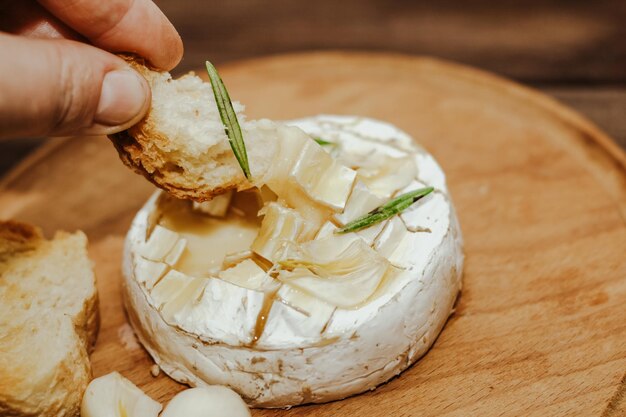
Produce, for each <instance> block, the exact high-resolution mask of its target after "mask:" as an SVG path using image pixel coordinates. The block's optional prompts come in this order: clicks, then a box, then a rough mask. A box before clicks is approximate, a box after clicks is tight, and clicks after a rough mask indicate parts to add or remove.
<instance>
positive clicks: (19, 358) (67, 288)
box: [0, 221, 99, 417]
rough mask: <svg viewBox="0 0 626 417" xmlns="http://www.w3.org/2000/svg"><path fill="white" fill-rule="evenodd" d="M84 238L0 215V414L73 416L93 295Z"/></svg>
mask: <svg viewBox="0 0 626 417" xmlns="http://www.w3.org/2000/svg"><path fill="white" fill-rule="evenodd" d="M86 245H87V238H86V237H85V235H84V234H83V233H81V232H77V233H74V234H69V233H63V232H59V233H57V234H56V236H55V237H54V239H53V240H45V239H44V238H43V236H42V234H41V231H40V230H39V229H37V228H35V227H32V226H30V225H27V224H23V223H17V222H12V221H8V222H2V221H0V415H2V416H42V417H52V416H54V417H66V416H67V417H69V416H72V417H75V416H78V415H79V411H80V402H81V398H82V395H83V391H84V390H85V388H86V387H87V384H88V383H89V380H90V378H91V366H90V363H89V357H88V353H89V351H90V350H91V348H92V347H93V344H94V343H95V340H96V336H97V331H98V324H99V319H98V296H97V291H96V286H95V276H94V273H93V270H92V265H91V262H90V261H89V259H88V258H87V249H86Z"/></svg>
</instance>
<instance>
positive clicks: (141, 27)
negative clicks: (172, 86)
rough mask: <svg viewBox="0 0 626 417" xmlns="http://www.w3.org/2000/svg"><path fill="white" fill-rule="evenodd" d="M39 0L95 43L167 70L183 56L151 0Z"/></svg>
mask: <svg viewBox="0 0 626 417" xmlns="http://www.w3.org/2000/svg"><path fill="white" fill-rule="evenodd" d="M39 3H40V4H41V5H42V6H43V7H45V8H46V9H47V10H48V11H49V12H50V13H52V14H53V15H54V16H56V17H57V18H59V19H60V20H61V21H63V22H64V23H65V24H66V25H68V26H69V27H71V28H72V29H74V30H75V31H76V32H78V33H80V34H81V35H83V36H84V37H85V38H87V39H89V41H90V42H91V43H92V44H94V45H95V46H97V47H99V48H102V49H106V50H108V51H111V52H132V53H136V54H138V55H140V56H142V57H144V58H146V59H147V60H148V61H149V62H150V63H151V64H152V65H154V66H155V67H157V68H161V69H166V70H170V69H172V68H173V67H175V66H176V64H178V62H179V61H180V59H181V58H182V55H183V44H182V41H181V39H180V36H179V35H178V32H176V29H174V26H173V25H172V24H171V23H170V21H169V20H168V19H167V17H165V15H164V14H163V12H161V10H160V9H159V8H158V7H157V6H156V5H155V4H154V3H153V2H152V1H151V0H108V1H101V0H39Z"/></svg>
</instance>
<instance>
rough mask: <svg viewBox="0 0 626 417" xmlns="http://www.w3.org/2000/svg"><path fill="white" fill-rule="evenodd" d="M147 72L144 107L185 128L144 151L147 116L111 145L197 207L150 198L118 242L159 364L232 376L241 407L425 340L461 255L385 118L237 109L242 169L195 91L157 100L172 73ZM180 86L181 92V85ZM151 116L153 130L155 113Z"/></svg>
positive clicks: (131, 305)
mask: <svg viewBox="0 0 626 417" xmlns="http://www.w3.org/2000/svg"><path fill="white" fill-rule="evenodd" d="M188 77H193V76H188ZM147 78H148V79H149V81H150V82H151V84H152V88H153V107H155V108H157V109H158V108H161V109H163V108H165V107H167V109H168V111H169V112H170V113H169V117H170V118H171V120H170V122H169V123H170V124H172V123H174V122H175V121H176V120H177V118H179V120H185V122H181V126H182V127H179V128H178V129H176V128H175V127H172V126H169V127H168V126H165V127H162V129H161V131H160V133H159V139H158V141H157V142H158V144H156V145H154V146H152V145H151V144H150V142H149V140H148V136H149V128H148V127H146V126H144V127H143V128H142V127H138V128H137V129H139V130H135V131H134V133H133V132H132V131H131V132H126V133H125V134H124V135H122V136H120V137H117V138H113V140H114V142H116V146H117V147H118V149H119V150H120V153H121V155H122V158H123V160H124V161H125V162H126V163H127V164H129V165H132V166H133V167H134V168H135V169H136V170H138V171H140V172H142V173H143V174H144V175H146V176H148V177H149V178H150V179H151V180H152V181H153V182H155V183H157V184H158V185H159V186H161V187H163V188H165V189H166V190H167V191H169V192H170V193H171V194H174V195H175V196H177V197H184V198H191V199H194V200H196V201H193V202H192V201H190V200H182V199H178V198H176V197H174V196H172V195H171V194H167V193H164V192H161V191H160V192H157V193H156V194H155V195H153V196H152V197H151V198H150V199H149V200H148V202H147V203H146V204H145V205H144V207H143V208H142V209H141V210H140V211H139V212H138V214H137V215H136V217H135V219H134V221H133V223H132V226H131V228H130V230H129V232H128V235H127V240H126V247H125V257H124V267H123V270H124V277H125V281H124V296H125V304H126V308H127V310H128V316H129V319H130V322H131V324H132V326H133V328H134V329H135V331H136V333H137V335H138V337H139V340H140V341H141V343H142V344H143V345H144V346H145V347H146V349H147V350H148V352H149V353H150V354H151V355H152V357H153V358H154V360H155V361H156V363H157V364H158V365H159V366H160V367H161V369H162V370H163V371H164V372H165V373H167V374H168V375H169V376H171V377H172V378H174V379H175V380H177V381H180V382H182V383H186V384H189V385H192V386H207V385H216V384H220V385H226V386H229V387H231V388H232V389H234V390H235V391H237V392H238V393H239V394H240V395H241V396H242V397H243V398H244V400H245V401H246V402H247V403H248V404H250V405H251V406H255V407H287V406H293V405H297V404H304V403H310V402H326V401H331V400H336V399H341V398H345V397H347V396H350V395H353V394H357V393H360V392H363V391H366V390H370V389H374V388H375V387H376V386H377V385H379V384H381V383H383V382H385V381H387V380H389V379H390V378H392V377H393V376H395V375H397V374H399V373H400V372H401V371H403V370H404V369H406V368H407V367H408V366H410V365H411V364H412V363H413V362H415V361H416V360H417V359H418V358H419V357H421V356H422V355H423V354H424V353H425V352H426V351H427V350H428V348H429V347H430V346H431V345H432V344H433V343H434V341H435V339H436V337H437V335H438V334H439V332H440V331H441V329H442V327H443V326H444V324H445V322H446V320H447V318H448V316H449V315H450V314H451V311H452V309H453V305H454V302H455V299H456V297H457V295H458V293H459V291H460V288H461V271H462V266H463V253H462V239H461V232H460V229H459V224H458V221H457V217H456V215H455V211H454V207H453V205H452V202H451V199H450V195H449V193H448V189H447V187H446V182H445V176H444V173H443V171H442V170H441V168H440V167H439V165H438V164H437V162H435V160H434V159H433V157H432V156H431V155H430V154H428V153H427V152H426V151H425V150H423V149H422V148H420V147H419V146H417V145H416V144H415V142H414V141H413V139H412V138H411V137H410V136H408V135H407V134H406V133H404V132H403V131H401V130H399V129H398V128H396V127H394V126H392V125H390V124H387V123H384V122H381V121H377V120H373V119H368V118H362V117H352V116H317V117H311V118H306V119H301V120H293V121H288V122H282V123H278V122H273V121H269V120H260V121H245V119H244V118H243V114H242V111H243V107H242V106H240V105H238V104H235V106H234V107H235V109H237V110H238V112H237V118H238V119H239V123H240V125H241V131H242V133H243V138H244V141H245V146H246V148H247V150H248V153H247V158H248V159H247V162H248V164H249V172H248V173H246V172H245V171H244V172H242V169H241V168H240V165H239V164H238V163H241V160H240V159H241V158H239V156H238V158H237V160H235V158H233V156H232V153H231V151H230V150H229V149H228V142H227V141H228V138H227V137H226V135H225V134H224V132H223V125H219V123H217V122H216V118H217V117H219V113H218V109H217V105H216V102H215V100H213V101H211V97H210V96H209V95H208V94H206V91H205V92H204V93H202V94H199V96H201V98H202V100H204V101H206V103H204V102H203V103H204V104H196V105H192V104H193V103H194V102H193V100H195V99H196V98H197V97H196V98H189V100H190V103H188V104H187V105H186V106H184V105H180V104H179V105H178V106H169V107H168V106H167V104H164V103H165V102H166V101H167V100H172V98H171V95H172V94H173V93H172V92H171V89H172V88H173V87H172V86H171V85H168V86H163V85H162V84H163V83H166V84H167V83H170V84H173V83H176V82H180V81H174V80H171V79H169V78H167V76H162V75H158V76H155V75H154V74H153V75H151V76H150V77H147ZM184 82H185V83H187V84H193V85H194V86H195V87H194V88H195V89H191V88H190V89H189V91H191V90H194V91H199V90H198V88H200V87H198V86H199V85H200V84H204V85H206V84H205V83H202V82H201V81H200V80H196V79H187V80H185V81H184ZM196 84H197V85H196ZM181 88H182V87H179V88H178V90H179V91H177V92H176V94H178V96H177V97H179V99H180V100H182V98H180V96H181V95H184V94H187V95H188V96H189V94H190V93H189V92H188V91H187V92H185V91H183V92H181V91H180V90H181ZM202 88H205V87H204V86H203V87H202ZM168 89H169V90H168ZM189 97H191V96H189ZM203 106H204V107H203ZM156 113H158V110H157V111H156ZM196 113H197V114H196ZM198 114H199V115H200V116H198V117H197V120H195V118H196V116H197V115H198ZM150 117H152V119H149V120H147V121H146V123H147V124H150V125H151V126H152V127H150V129H153V130H154V129H155V126H157V125H158V120H159V119H160V117H161V116H159V115H158V114H155V113H152V116H150ZM190 120H191V121H190ZM217 120H218V121H219V119H217ZM187 123H193V124H194V126H193V127H189V126H187V125H186V124H187ZM203 123H204V124H203ZM210 123H214V124H215V123H217V125H218V126H221V127H220V128H215V129H214V128H213V127H212V126H209V124H210ZM220 129H221V130H220ZM142 135H143V136H142ZM177 135H178V136H177ZM194 135H200V136H201V137H200V138H199V139H198V137H197V136H194ZM203 135H213V136H212V137H210V138H207V137H205V136H203ZM220 135H221V136H220ZM218 136H219V137H218ZM185 140H186V141H187V142H193V143H191V144H186V142H185ZM168 141H169V142H168ZM231 146H233V145H231ZM191 148H193V150H192V149H191ZM144 150H145V154H142V152H143V151H144ZM146 155H147V156H146ZM185 155H193V158H194V160H193V161H192V160H191V159H190V158H191V157H190V156H185ZM203 158H208V159H210V161H211V162H210V163H208V162H207V164H206V166H205V168H204V171H203V169H202V163H201V161H202V160H203ZM194 181H195V182H194ZM194 183H197V184H198V187H197V188H193V187H192V185H193V184H194ZM407 196H408V197H407ZM407 198H409V200H410V201H408V200H407ZM407 201H408V203H407ZM405 203H406V204H405ZM401 204H404V205H402V207H401V208H399V207H400V205H401ZM374 218H376V219H375V221H374V220H373V219H374ZM355 219H356V220H357V221H356V222H355ZM359 219H361V220H360V222H359ZM363 219H364V220H363Z"/></svg>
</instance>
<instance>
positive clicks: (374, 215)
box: [335, 187, 434, 234]
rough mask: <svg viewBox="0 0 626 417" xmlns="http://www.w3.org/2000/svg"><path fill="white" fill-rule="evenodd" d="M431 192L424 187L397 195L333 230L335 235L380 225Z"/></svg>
mask: <svg viewBox="0 0 626 417" xmlns="http://www.w3.org/2000/svg"><path fill="white" fill-rule="evenodd" d="M433 190H434V188H433V187H426V188H420V189H418V190H413V191H409V192H408V193H405V194H402V195H399V196H398V197H396V198H394V199H393V200H391V201H389V202H387V203H385V204H383V205H382V206H380V207H377V208H375V209H374V210H372V211H370V212H369V213H367V214H365V215H363V216H361V217H359V218H357V219H355V220H353V221H351V222H349V223H348V224H346V225H345V226H344V227H342V228H340V229H337V230H335V233H340V234H341V233H349V232H356V231H359V230H361V229H365V228H367V227H370V226H373V225H375V224H376V223H380V222H382V221H383V220H387V219H388V218H390V217H392V216H394V215H396V214H398V213H400V212H402V211H404V210H406V209H407V208H409V207H410V206H411V205H412V204H413V203H415V202H416V201H417V200H419V199H420V198H422V197H425V196H427V195H428V194H430V193H431V192H433Z"/></svg>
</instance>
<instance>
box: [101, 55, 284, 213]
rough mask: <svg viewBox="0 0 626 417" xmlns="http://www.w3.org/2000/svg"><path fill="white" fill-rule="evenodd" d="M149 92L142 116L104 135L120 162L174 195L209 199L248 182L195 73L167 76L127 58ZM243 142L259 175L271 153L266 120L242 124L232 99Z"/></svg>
mask: <svg viewBox="0 0 626 417" xmlns="http://www.w3.org/2000/svg"><path fill="white" fill-rule="evenodd" d="M127 60H128V61H129V63H130V64H131V66H132V67H133V68H135V69H136V70H137V71H138V72H139V73H140V74H141V75H143V76H144V77H145V79H146V80H147V81H148V84H149V85H150V88H151V91H152V104H151V107H150V110H149V112H148V114H147V116H146V117H145V118H144V119H143V120H141V121H140V122H139V123H138V124H136V125H134V126H132V127H131V128H129V129H128V130H126V131H124V132H121V133H118V134H114V135H111V136H109V138H110V139H111V141H112V142H113V144H114V145H115V147H116V148H117V150H118V152H119V154H120V158H121V159H122V161H123V162H124V163H125V164H126V165H127V166H129V167H131V168H132V169H134V170H135V171H136V172H138V173H140V174H142V175H144V176H145V177H146V178H148V179H149V180H150V181H152V182H153V183H154V184H156V185H157V186H159V187H161V188H163V189H164V190H166V191H167V192H169V193H170V194H172V195H174V196H176V197H178V198H186V199H192V200H196V201H206V200H210V199H211V198H212V197H213V196H215V195H218V194H221V193H223V192H225V191H227V190H230V189H239V190H242V189H247V188H250V187H252V183H251V182H250V181H248V180H247V179H246V178H245V176H244V175H243V172H242V169H241V167H240V166H239V164H238V163H237V160H236V158H235V156H234V154H233V152H232V150H231V148H230V144H229V142H228V137H227V135H226V132H225V130H224V125H223V123H222V120H221V118H220V115H219V111H218V108H217V104H216V103H215V97H214V95H213V90H212V88H211V84H210V83H208V82H204V81H203V80H202V79H201V78H200V77H198V76H196V75H195V74H194V73H189V74H187V75H184V76H183V77H181V78H179V79H176V80H174V79H172V77H171V75H170V74H169V73H167V72H158V71H153V70H151V69H149V68H148V67H146V66H145V65H144V63H143V62H142V61H140V60H137V59H129V58H127ZM233 107H234V109H235V112H236V113H237V118H238V120H239V123H240V125H241V128H242V133H243V136H244V140H245V143H246V148H247V152H248V158H249V160H250V168H251V170H252V175H253V177H255V174H256V175H261V174H262V173H263V172H265V170H266V169H267V167H268V165H269V164H270V163H271V156H272V155H273V154H274V152H275V144H273V143H272V140H271V134H268V133H267V132H268V131H271V129H272V128H273V127H274V126H273V124H272V122H270V121H269V120H263V121H259V122H245V117H244V115H243V110H244V108H243V106H242V105H241V104H239V103H237V102H233Z"/></svg>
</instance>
